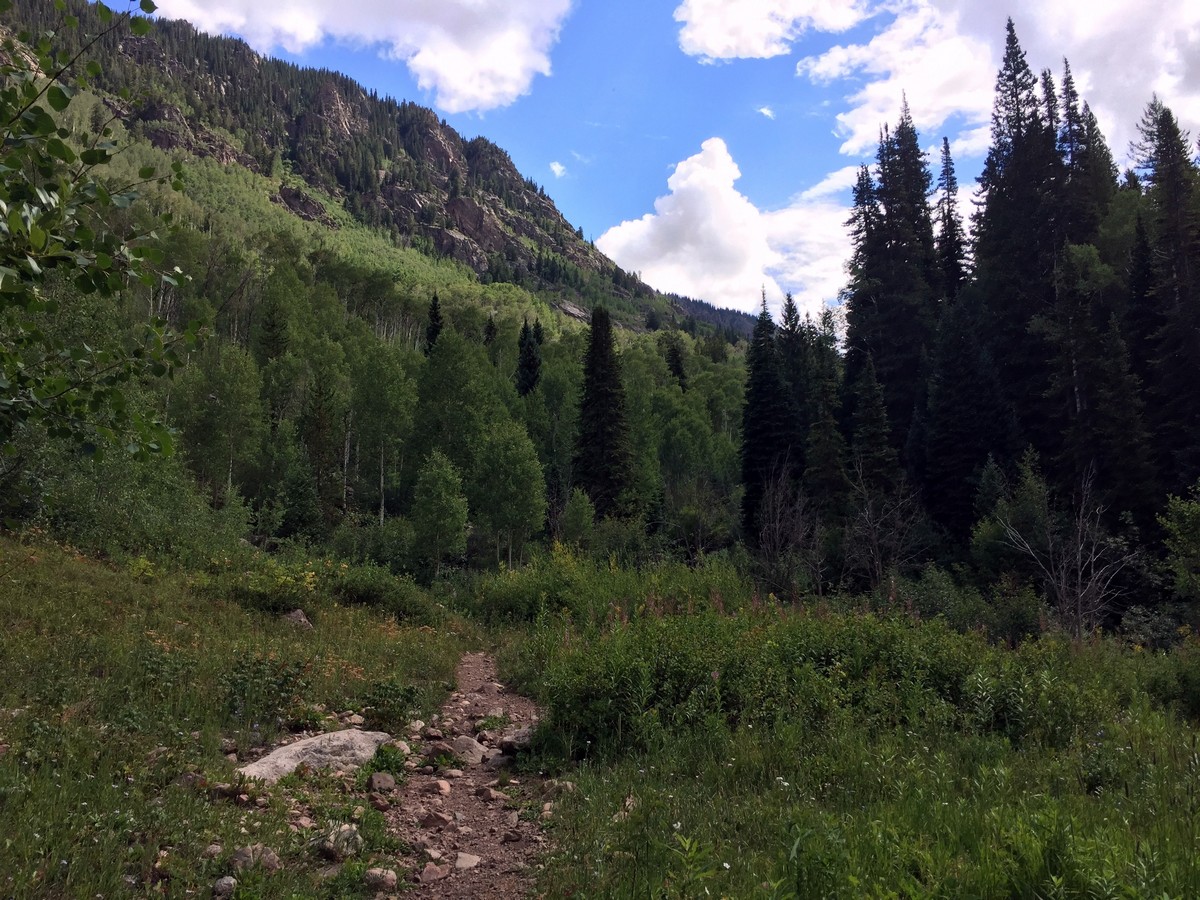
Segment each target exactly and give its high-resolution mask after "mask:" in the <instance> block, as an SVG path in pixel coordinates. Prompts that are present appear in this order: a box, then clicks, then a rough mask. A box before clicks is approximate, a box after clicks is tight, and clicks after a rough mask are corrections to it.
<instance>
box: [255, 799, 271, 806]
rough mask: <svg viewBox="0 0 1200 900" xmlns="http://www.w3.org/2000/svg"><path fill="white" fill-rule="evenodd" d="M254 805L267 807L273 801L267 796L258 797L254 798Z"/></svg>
mask: <svg viewBox="0 0 1200 900" xmlns="http://www.w3.org/2000/svg"><path fill="white" fill-rule="evenodd" d="M254 805H255V806H257V807H258V808H259V809H266V808H267V807H268V806H270V805H271V801H270V800H268V799H267V798H266V797H256V798H255V800H254Z"/></svg>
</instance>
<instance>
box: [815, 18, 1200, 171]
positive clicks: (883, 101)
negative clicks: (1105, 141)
mask: <svg viewBox="0 0 1200 900" xmlns="http://www.w3.org/2000/svg"><path fill="white" fill-rule="evenodd" d="M890 12H892V14H893V18H892V20H891V21H890V23H889V24H887V25H886V27H884V28H883V29H882V30H881V31H879V32H878V33H877V34H875V35H873V36H872V37H871V38H870V40H868V41H866V42H864V43H858V44H853V43H852V44H847V45H840V46H836V47H833V48H831V49H830V50H828V51H826V52H824V53H822V54H820V55H816V56H809V57H805V58H804V59H801V60H800V62H799V63H798V65H797V73H798V74H799V75H801V76H804V77H808V78H810V79H812V80H813V81H815V82H817V83H821V84H831V83H839V82H842V81H849V80H853V81H854V83H855V85H856V89H855V90H854V91H853V92H852V93H850V94H849V96H847V98H846V102H847V104H848V108H847V109H845V110H844V111H843V112H841V113H839V114H838V115H837V122H838V129H837V130H838V134H839V135H840V136H841V137H842V138H843V140H844V143H843V144H842V151H843V152H845V153H848V154H853V155H858V154H861V153H863V152H865V151H867V150H869V149H870V148H871V147H872V146H874V145H875V143H876V142H877V141H878V135H879V127H880V125H881V124H883V123H885V122H894V121H895V120H896V118H897V117H898V115H899V110H900V103H901V97H902V95H903V94H904V93H907V96H908V101H909V105H910V108H911V110H912V114H913V119H914V122H915V123H916V125H917V127H918V128H919V129H921V130H923V131H927V132H933V133H939V134H940V133H945V132H946V131H949V132H950V136H951V138H952V141H953V149H954V152H955V153H956V154H962V155H980V154H982V153H983V152H985V151H986V149H987V146H988V143H989V140H990V134H989V130H988V123H989V121H990V115H991V108H992V100H993V90H994V87H995V78H996V72H997V70H998V69H999V66H1000V61H1001V58H1002V55H1003V50H1004V35H1005V32H1004V22H1005V17H1006V15H1011V16H1012V17H1013V20H1014V22H1015V24H1016V27H1017V35H1018V37H1019V38H1020V39H1021V45H1022V48H1023V49H1024V50H1025V53H1026V57H1027V59H1028V60H1029V64H1030V66H1031V67H1032V68H1033V69H1034V71H1035V72H1037V71H1040V70H1041V69H1042V68H1045V67H1049V68H1050V69H1051V70H1052V71H1053V72H1054V73H1055V75H1056V77H1057V76H1058V75H1060V74H1061V71H1062V58H1063V57H1064V56H1066V57H1068V58H1069V59H1070V61H1071V68H1072V72H1073V74H1074V76H1075V80H1076V83H1077V86H1078V87H1079V89H1080V93H1081V94H1082V96H1083V98H1084V99H1086V100H1087V101H1088V102H1089V104H1090V105H1091V106H1092V109H1093V111H1095V112H1096V114H1097V117H1098V118H1099V120H1100V124H1101V127H1102V129H1103V130H1104V132H1105V134H1106V136H1107V137H1108V138H1109V141H1110V143H1111V144H1112V147H1113V150H1114V152H1115V153H1116V155H1117V156H1118V158H1120V157H1121V156H1122V155H1123V154H1124V153H1125V151H1126V149H1127V147H1128V144H1129V141H1130V139H1131V138H1132V137H1133V136H1134V128H1135V126H1136V123H1137V121H1138V119H1139V118H1140V115H1141V111H1142V109H1143V108H1144V106H1145V104H1146V101H1147V100H1148V99H1149V98H1150V95H1151V93H1153V92H1155V91H1157V92H1158V94H1159V96H1160V97H1162V98H1163V99H1164V101H1165V102H1167V103H1168V105H1171V106H1172V107H1173V108H1174V110H1175V112H1176V114H1177V115H1179V116H1180V118H1181V119H1182V120H1183V121H1184V122H1192V123H1194V122H1197V121H1200V4H1196V3H1195V2H1193V0H1146V2H1145V3H1144V4H1143V5H1142V6H1141V7H1140V8H1139V12H1138V14H1137V15H1136V16H1131V15H1130V14H1129V9H1128V4H1127V3H1122V2H1120V0H1057V2H1055V3H1053V4H1049V5H1047V4H1045V3H1043V2H1036V3H1035V2H1034V0H1013V2H1012V3H1010V4H1008V5H1007V6H1004V7H998V6H996V4H994V3H993V2H991V0H902V2H901V3H899V4H898V5H892V6H891V7H890ZM1115 59H1119V60H1120V61H1121V62H1120V65H1113V60H1115Z"/></svg>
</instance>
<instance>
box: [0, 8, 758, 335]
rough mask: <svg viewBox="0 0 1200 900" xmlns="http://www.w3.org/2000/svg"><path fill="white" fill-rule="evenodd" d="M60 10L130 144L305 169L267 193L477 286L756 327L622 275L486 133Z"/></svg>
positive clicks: (166, 32)
mask: <svg viewBox="0 0 1200 900" xmlns="http://www.w3.org/2000/svg"><path fill="white" fill-rule="evenodd" d="M67 5H68V8H69V9H70V12H71V14H73V15H75V16H77V17H78V19H79V22H80V27H79V28H78V29H71V30H63V31H59V32H58V33H57V34H56V35H55V41H56V43H57V44H58V45H60V46H61V47H62V49H63V50H65V51H66V52H68V53H69V54H71V55H72V56H74V55H75V54H77V53H80V52H81V51H82V53H83V55H82V59H81V61H82V62H86V61H88V60H90V59H93V58H94V59H96V60H98V61H100V62H101V63H102V71H101V72H100V73H99V74H98V75H97V76H95V78H94V80H93V82H92V84H93V86H94V87H95V88H96V89H98V90H100V91H102V92H104V93H105V94H106V95H107V97H108V98H109V99H108V103H109V107H110V109H111V110H112V111H113V112H115V113H116V114H117V115H118V116H119V117H120V119H121V120H122V122H123V123H124V124H125V126H126V128H127V129H128V130H129V132H130V133H131V135H132V136H133V137H134V138H135V139H144V140H145V141H147V142H149V143H150V144H151V145H153V146H154V147H156V148H159V149H162V150H167V151H171V152H182V153H185V154H190V155H193V156H195V157H200V158H211V159H215V160H216V161H218V162H220V163H222V164H224V165H230V166H233V165H236V166H242V167H244V168H246V169H249V170H251V171H253V172H255V173H258V174H260V175H265V176H269V177H272V178H278V177H280V176H282V175H285V174H286V175H290V176H296V177H295V178H289V179H287V180H286V182H285V181H283V180H281V182H280V186H279V189H278V191H277V193H276V194H275V195H274V196H273V198H272V199H274V200H275V201H276V202H278V203H279V204H281V205H283V206H285V207H286V208H287V209H289V210H290V211H291V212H292V213H294V214H295V215H296V216H299V217H300V218H303V219H307V220H311V221H317V222H321V223H323V224H325V225H327V226H329V227H335V222H334V221H333V220H332V219H330V217H329V216H328V215H327V213H326V209H325V202H323V201H332V202H333V203H334V204H336V205H338V206H341V207H342V208H344V209H345V210H346V211H347V212H349V213H350V214H351V215H352V216H353V217H354V218H355V219H357V220H358V221H360V222H361V223H363V224H364V225H367V226H371V227H375V228H379V229H382V230H383V231H385V232H386V233H388V234H390V235H391V237H392V238H393V239H394V240H395V242H396V243H397V244H398V245H400V246H411V247H413V248H416V249H418V250H420V251H422V252H424V253H426V254H428V255H430V256H433V257H437V258H448V259H452V260H455V261H457V262H459V263H461V264H462V265H464V266H466V267H467V268H469V269H470V270H471V271H472V272H474V273H475V275H476V276H477V277H478V278H479V279H480V280H481V281H483V282H509V283H513V284H519V285H522V286H525V287H527V288H530V289H535V290H550V291H552V292H556V293H558V294H559V295H560V296H559V297H558V298H557V299H556V301H555V304H556V306H558V308H559V309H560V310H561V311H563V312H565V313H566V314H567V315H571V316H574V317H576V318H582V317H585V316H586V312H585V310H586V308H588V307H590V306H591V305H593V304H594V303H595V302H598V301H600V300H604V301H605V302H606V303H609V305H614V306H616V307H617V309H618V310H621V309H622V308H623V307H624V310H623V311H624V312H625V315H624V316H622V318H623V319H624V320H625V321H626V323H627V324H636V323H638V320H639V319H642V320H644V318H645V316H646V315H647V314H649V313H650V311H651V310H656V311H660V312H665V313H666V314H667V316H668V317H670V318H674V319H675V320H677V321H686V320H687V319H688V318H695V319H696V320H698V321H702V322H708V323H710V324H712V325H713V326H715V327H716V328H717V329H718V330H721V331H724V332H726V333H728V334H729V336H731V337H732V336H733V335H748V334H749V332H750V329H751V327H752V325H753V319H752V318H751V317H749V316H746V315H743V314H741V313H731V312H730V311H728V310H716V309H715V308H714V307H711V306H709V305H708V304H706V303H702V302H700V301H690V300H679V299H676V298H670V297H667V296H666V295H663V294H660V293H659V292H657V291H655V290H653V289H652V288H650V287H649V286H647V285H646V284H644V283H643V282H642V281H641V280H640V279H639V278H637V277H636V276H635V275H633V274H631V273H628V272H625V271H623V270H622V269H621V268H620V267H619V266H617V265H616V264H615V263H614V262H613V261H612V260H610V259H609V258H608V257H606V256H605V255H604V254H602V253H601V252H600V251H599V250H597V249H596V248H595V247H594V246H593V245H592V244H591V243H590V242H588V241H585V240H584V239H583V232H582V229H579V228H575V227H573V226H572V225H571V224H570V223H569V222H568V221H567V220H566V219H565V218H564V217H563V215H562V213H561V212H560V211H559V210H558V208H557V207H556V206H555V205H554V202H553V201H552V200H551V199H550V198H549V197H548V196H547V195H546V192H545V190H544V189H543V188H541V187H540V186H539V185H537V184H536V183H535V182H534V181H533V180H532V179H530V178H527V177H525V176H523V175H521V173H520V172H519V171H518V170H517V168H516V166H515V165H514V164H513V161H512V159H511V157H510V156H509V155H508V153H506V152H505V151H504V150H503V149H502V148H500V147H498V146H497V145H496V144H494V143H492V142H491V141H489V140H487V139H486V138H483V137H476V138H473V139H470V140H467V139H464V138H463V136H462V135H460V134H459V133H458V132H457V131H455V130H454V129H453V128H451V127H450V126H448V125H447V124H446V122H445V121H444V120H441V119H440V118H439V117H438V116H437V114H436V113H435V112H434V111H433V110H430V109H428V108H426V107H423V106H420V105H418V104H415V103H411V102H407V101H399V100H395V99H393V98H390V97H381V96H379V95H378V94H377V93H375V92H374V91H368V90H366V89H364V88H363V87H362V86H361V85H359V84H358V83H357V82H355V81H353V80H352V79H350V78H348V77H346V76H345V75H342V74H339V73H337V72H331V71H328V70H324V69H312V68H302V67H299V66H296V65H293V64H291V63H288V62H283V61H280V60H273V59H268V58H265V57H263V56H260V55H259V54H258V53H256V52H255V51H253V50H252V49H251V48H250V47H249V46H248V45H247V44H245V43H244V42H243V41H240V40H236V39H231V38H225V37H213V36H210V35H206V34H203V33H201V32H198V31H197V30H196V29H195V28H193V27H192V26H191V25H190V24H188V23H186V22H183V21H169V20H160V21H158V22H156V23H155V27H154V28H152V29H151V30H150V32H149V33H148V34H147V35H145V36H133V35H130V34H129V33H128V32H120V33H114V34H110V35H107V36H105V37H102V38H101V39H100V40H99V41H97V42H96V43H95V45H94V46H91V47H86V46H85V44H86V41H87V36H88V35H89V34H97V33H99V32H101V31H103V30H104V26H103V23H102V21H101V19H100V17H99V14H98V12H97V10H96V8H95V7H94V6H92V5H89V4H86V3H83V2H82V0H71V2H69V3H68V4H67ZM7 18H9V20H10V22H11V24H12V25H13V26H15V28H16V29H18V30H25V31H29V32H31V33H39V32H45V31H48V30H51V29H54V28H56V27H57V26H58V24H59V22H58V19H59V13H57V12H56V10H55V9H54V4H49V3H38V2H33V3H22V4H20V5H17V6H14V8H13V10H12V11H11V12H10V13H9V15H8V17H7ZM297 178H298V180H299V181H300V185H298V184H297V183H296V182H297Z"/></svg>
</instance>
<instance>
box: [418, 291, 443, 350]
mask: <svg viewBox="0 0 1200 900" xmlns="http://www.w3.org/2000/svg"><path fill="white" fill-rule="evenodd" d="M441 333H442V308H441V306H440V305H439V304H438V295H437V292H436V291H435V292H434V294H433V299H432V300H430V301H429V314H428V316H427V317H426V325H425V346H424V348H423V349H424V351H425V355H426V356H428V355H429V354H430V352H431V351H432V350H433V345H434V344H436V343H437V339H438V335H439V334H441Z"/></svg>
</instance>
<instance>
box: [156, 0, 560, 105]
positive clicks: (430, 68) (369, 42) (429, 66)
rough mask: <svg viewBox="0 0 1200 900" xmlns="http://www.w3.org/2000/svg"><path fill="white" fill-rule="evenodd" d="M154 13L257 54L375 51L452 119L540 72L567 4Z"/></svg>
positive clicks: (296, 2) (250, 1)
mask: <svg viewBox="0 0 1200 900" xmlns="http://www.w3.org/2000/svg"><path fill="white" fill-rule="evenodd" d="M158 8H159V13H160V14H161V15H163V16H164V17H167V18H177V19H187V20H188V21H189V22H191V23H192V24H193V25H195V26H196V27H197V28H200V29H202V30H204V31H208V32H212V33H222V34H236V35H239V36H240V37H242V38H244V39H245V40H246V41H247V42H249V43H250V45H251V46H253V47H254V48H255V49H256V50H259V51H261V52H264V53H266V52H269V51H271V50H274V49H275V48H278V47H282V48H283V49H285V50H287V51H288V52H290V53H302V52H303V51H304V50H306V49H308V48H309V47H312V46H314V45H316V44H319V43H321V42H322V41H324V40H327V39H332V40H337V41H345V42H349V43H352V44H356V45H364V46H378V47H379V48H380V50H381V52H382V53H383V54H384V55H385V56H388V57H390V58H393V59H396V60H400V61H402V62H404V63H405V64H407V66H408V68H409V70H410V71H411V72H412V74H413V77H414V78H416V80H417V84H418V85H419V86H420V87H421V89H422V90H427V91H432V92H433V94H434V97H435V103H436V104H437V106H438V107H440V108H441V109H443V110H445V111H446V112H450V113H457V112H467V111H471V110H486V109H493V108H495V107H499V106H505V105H507V104H509V103H512V102H513V101H514V100H516V99H517V98H518V97H520V96H521V95H522V94H525V93H527V92H528V91H529V88H530V85H531V84H532V83H533V79H534V78H535V77H536V76H538V75H549V74H550V49H551V48H552V47H553V46H554V44H555V43H556V42H557V40H558V34H559V29H560V28H561V27H562V23H563V21H564V20H565V19H566V16H567V14H568V12H569V11H570V8H571V0H407V2H404V3H396V2H394V0H358V2H355V3H340V2H336V0H159V3H158Z"/></svg>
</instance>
